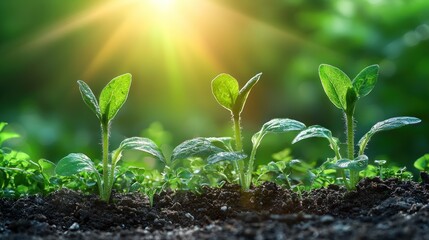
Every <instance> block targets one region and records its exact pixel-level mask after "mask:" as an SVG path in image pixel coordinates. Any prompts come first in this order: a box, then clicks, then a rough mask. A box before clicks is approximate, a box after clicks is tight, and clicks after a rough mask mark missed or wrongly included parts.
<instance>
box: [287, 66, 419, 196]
mask: <svg viewBox="0 0 429 240" xmlns="http://www.w3.org/2000/svg"><path fill="white" fill-rule="evenodd" d="M378 69H379V67H378V65H371V66H369V67H366V68H365V69H363V70H362V71H361V72H360V73H359V74H358V75H357V76H356V77H355V78H354V79H353V81H352V80H350V78H349V77H348V76H347V75H346V74H345V73H344V72H343V71H341V70H340V69H338V68H336V67H333V66H331V65H327V64H322V65H320V67H319V76H320V79H321V82H322V86H323V89H324V91H325V93H326V95H327V96H328V98H329V100H330V101H331V102H332V103H333V104H334V105H335V106H336V107H337V108H339V109H341V110H342V111H343V113H344V116H345V120H346V133H347V144H346V145H347V158H343V157H341V154H340V148H339V141H338V139H337V138H335V137H333V136H332V133H331V131H329V130H328V129H326V128H323V127H321V126H310V127H308V128H307V129H305V130H304V131H302V132H300V133H299V134H298V136H296V138H295V139H294V140H293V143H296V142H298V141H301V140H303V139H307V138H311V137H322V138H326V139H327V140H328V141H329V145H330V147H331V148H332V149H333V150H334V152H335V157H334V158H331V159H328V163H329V165H330V166H331V167H333V168H334V169H336V170H337V171H338V172H339V174H340V176H341V177H342V178H343V181H344V184H345V185H346V187H347V188H348V189H354V187H355V186H356V184H357V182H358V180H359V172H360V171H361V170H364V169H365V168H366V167H367V165H368V157H367V156H366V155H365V153H364V152H365V149H366V147H367V144H368V142H369V141H370V139H371V137H372V136H373V135H374V134H375V133H378V132H381V131H386V130H391V129H395V128H399V127H402V126H405V125H409V124H416V123H419V122H420V121H421V120H420V119H418V118H415V117H395V118H390V119H387V120H384V121H382V122H378V123H377V124H375V125H374V126H373V127H372V128H371V129H370V131H368V132H367V133H366V134H365V135H364V136H363V137H362V138H361V139H360V141H359V143H358V146H359V152H358V155H357V156H355V143H354V127H355V124H354V111H355V107H356V102H357V100H359V99H360V98H361V97H364V96H366V95H368V94H369V93H370V92H371V91H372V89H373V88H374V86H375V83H376V82H377V77H378ZM345 170H349V178H348V179H347V176H346V172H345Z"/></svg>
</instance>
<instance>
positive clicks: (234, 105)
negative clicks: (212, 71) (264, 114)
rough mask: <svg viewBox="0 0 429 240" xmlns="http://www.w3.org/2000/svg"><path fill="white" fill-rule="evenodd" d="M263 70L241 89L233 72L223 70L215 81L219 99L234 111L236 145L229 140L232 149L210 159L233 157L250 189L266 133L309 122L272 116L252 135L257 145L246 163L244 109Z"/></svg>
mask: <svg viewBox="0 0 429 240" xmlns="http://www.w3.org/2000/svg"><path fill="white" fill-rule="evenodd" d="M261 74H262V73H259V74H257V75H256V76H254V77H253V78H251V79H250V80H249V81H248V82H247V83H246V84H245V85H244V87H243V88H242V89H240V90H239V86H238V82H237V80H236V79H235V78H234V77H232V76H231V75H228V74H225V73H222V74H220V75H218V76H217V77H215V78H214V79H213V81H212V92H213V95H214V97H215V99H216V100H217V102H218V103H219V104H220V105H221V106H222V107H224V108H226V109H227V110H229V111H230V112H231V116H232V122H233V129H234V140H235V148H233V149H231V147H230V145H228V144H225V148H226V149H227V150H228V152H219V153H216V154H213V155H211V156H209V158H208V162H209V163H211V164H213V163H217V162H219V161H231V162H232V163H233V165H234V170H235V172H236V173H237V175H238V180H239V183H240V185H241V187H242V188H243V189H244V190H248V189H249V187H250V185H251V183H252V172H253V165H254V162H255V156H256V150H257V148H258V147H259V145H260V143H261V141H262V139H263V137H264V136H265V135H266V134H268V133H283V132H288V131H296V130H302V129H304V128H305V125H304V124H303V123H301V122H298V121H296V120H292V119H272V120H270V121H268V122H267V123H265V124H264V125H263V126H262V128H261V130H260V131H259V132H257V133H256V134H255V135H253V137H252V143H253V148H252V152H251V154H250V158H249V161H248V163H247V166H246V164H245V163H244V159H246V158H247V155H246V154H244V153H243V144H242V137H241V125H240V120H241V117H240V114H241V112H242V111H243V108H244V105H245V103H246V100H247V97H248V96H249V93H250V90H251V89H252V88H253V86H255V85H256V83H257V82H258V81H259V78H260V76H261Z"/></svg>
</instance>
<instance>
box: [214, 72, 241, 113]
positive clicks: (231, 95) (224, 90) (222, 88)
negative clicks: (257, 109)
mask: <svg viewBox="0 0 429 240" xmlns="http://www.w3.org/2000/svg"><path fill="white" fill-rule="evenodd" d="M212 93H213V96H214V97H215V98H216V101H217V102H218V103H219V104H220V105H221V106H222V107H224V108H226V109H228V110H230V111H231V112H232V111H233V107H234V105H235V101H236V99H237V97H238V94H239V87H238V82H237V80H236V79H235V78H234V77H232V76H231V75H229V74H226V73H221V74H219V75H218V76H216V77H215V78H214V79H213V81H212Z"/></svg>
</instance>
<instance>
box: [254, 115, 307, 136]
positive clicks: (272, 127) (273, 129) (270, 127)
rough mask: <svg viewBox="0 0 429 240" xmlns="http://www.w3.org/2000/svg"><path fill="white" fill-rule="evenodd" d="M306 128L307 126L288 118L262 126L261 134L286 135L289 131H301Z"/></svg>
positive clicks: (274, 120) (272, 120)
mask: <svg viewBox="0 0 429 240" xmlns="http://www.w3.org/2000/svg"><path fill="white" fill-rule="evenodd" d="M304 128H305V124H304V123H302V122H299V121H296V120H293V119H288V118H275V119H271V120H270V121H268V122H266V123H265V124H264V125H262V128H261V130H260V131H259V132H261V133H262V134H267V133H284V132H289V131H299V130H302V129H304Z"/></svg>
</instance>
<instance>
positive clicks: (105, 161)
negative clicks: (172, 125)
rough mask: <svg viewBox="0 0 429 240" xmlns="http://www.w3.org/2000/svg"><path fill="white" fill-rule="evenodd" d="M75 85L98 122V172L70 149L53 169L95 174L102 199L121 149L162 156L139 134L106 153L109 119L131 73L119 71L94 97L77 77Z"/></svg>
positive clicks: (108, 191)
mask: <svg viewBox="0 0 429 240" xmlns="http://www.w3.org/2000/svg"><path fill="white" fill-rule="evenodd" d="M78 85H79V90H80V93H81V95H82V98H83V101H84V102H85V103H86V105H87V106H88V107H89V108H90V109H91V110H92V111H93V112H94V113H95V115H96V116H97V118H98V120H99V122H100V127H101V139H102V175H100V173H99V171H98V170H97V168H96V165H95V164H94V163H93V162H92V161H91V159H90V158H89V157H88V156H86V155H85V154H82V153H71V154H69V155H67V156H66V157H64V158H62V159H61V160H60V161H59V162H58V164H57V166H56V168H55V172H56V173H57V174H58V175H62V176H70V175H75V174H78V173H80V172H83V171H86V172H90V173H92V174H93V175H94V176H95V178H96V182H97V185H98V189H99V194H100V198H101V199H102V200H104V201H109V199H110V195H111V192H112V186H113V184H114V181H115V177H117V176H118V175H117V168H116V165H117V163H118V162H119V160H120V159H121V157H122V152H123V151H125V150H138V151H142V152H146V153H148V154H151V155H152V156H153V157H155V158H156V159H158V160H160V161H163V162H165V158H164V156H163V155H162V153H161V151H160V150H159V149H158V147H157V145H156V144H155V143H154V142H153V141H152V140H150V139H147V138H141V137H132V138H127V139H125V140H123V141H122V142H121V144H120V145H119V148H117V149H116V150H114V151H112V152H111V153H110V154H109V133H110V126H111V122H112V120H113V118H114V117H115V116H116V114H117V113H118V111H119V109H120V108H121V107H122V105H123V104H124V103H125V101H126V100H127V97H128V93H129V90H130V86H131V74H128V73H127V74H123V75H120V76H118V77H116V78H114V79H112V80H111V81H110V82H109V83H108V84H107V85H106V86H105V87H104V88H103V90H102V91H101V94H100V97H99V100H98V101H97V99H96V97H95V96H94V94H93V93H92V90H91V89H90V87H89V86H88V85H87V84H86V83H85V82H83V81H80V80H79V81H78Z"/></svg>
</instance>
